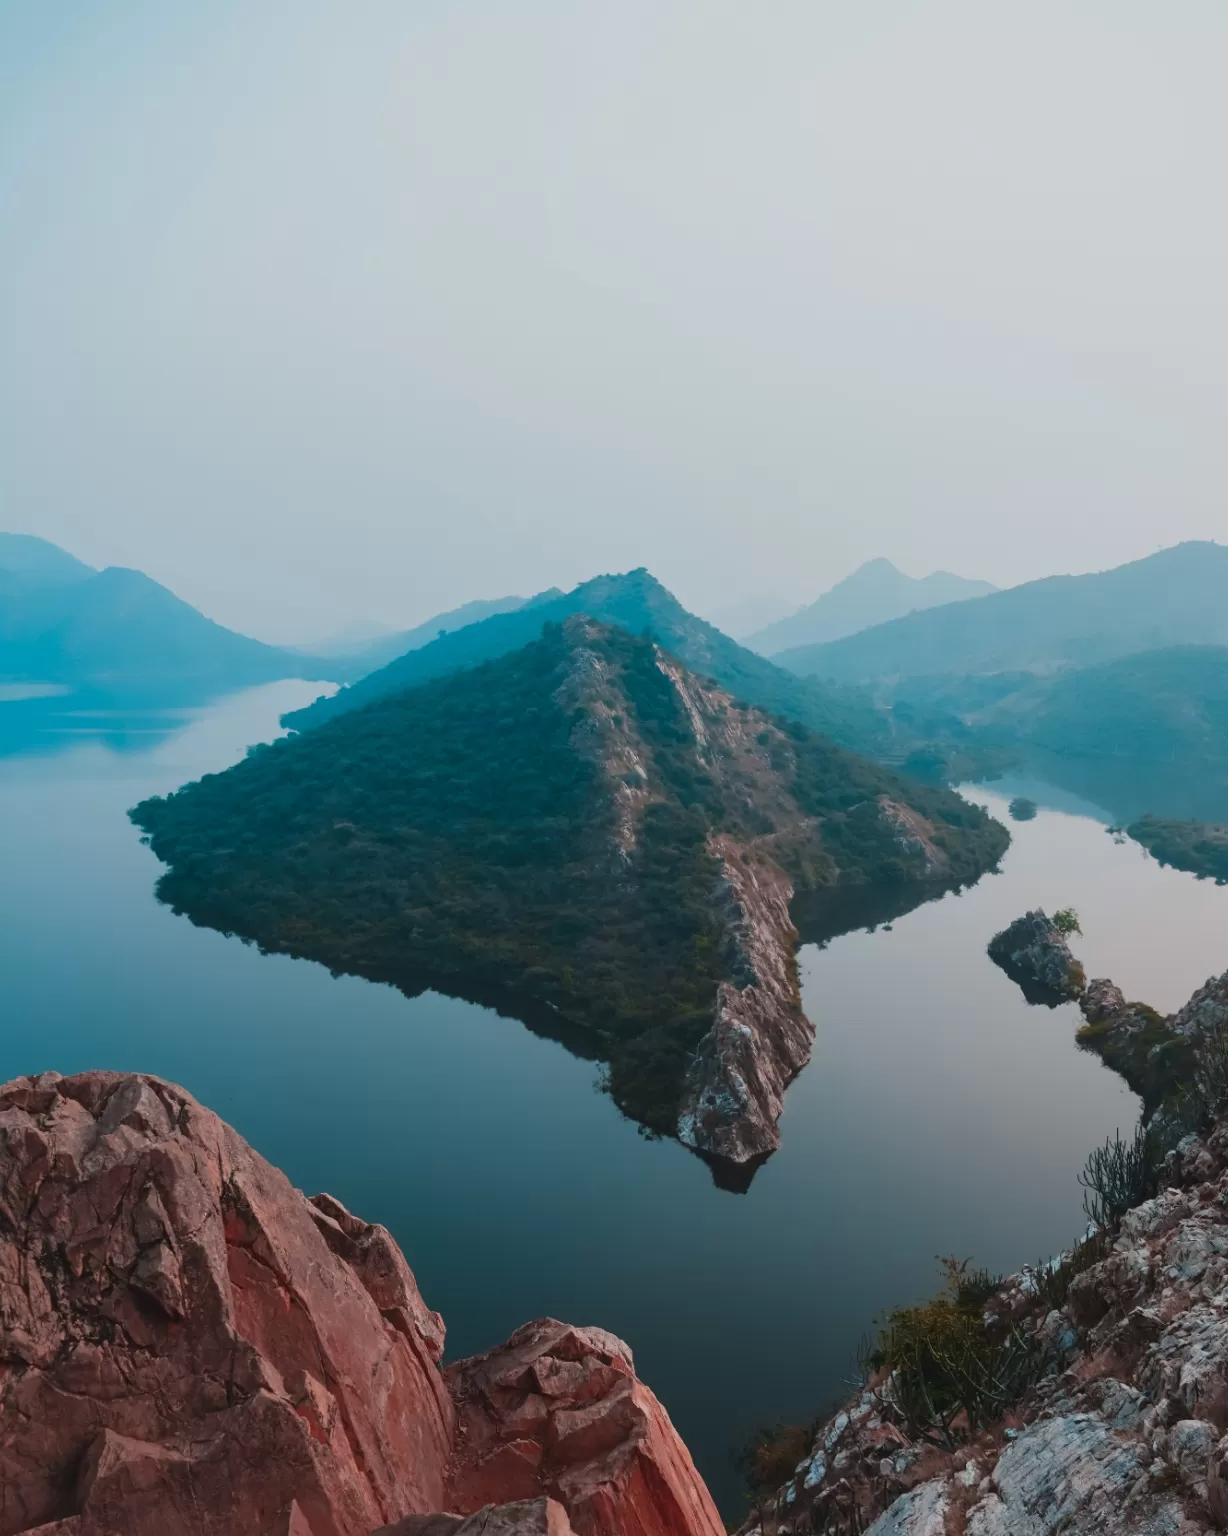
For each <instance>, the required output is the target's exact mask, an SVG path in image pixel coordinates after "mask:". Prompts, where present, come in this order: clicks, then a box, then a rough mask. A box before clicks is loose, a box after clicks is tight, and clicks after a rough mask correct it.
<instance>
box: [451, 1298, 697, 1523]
mask: <svg viewBox="0 0 1228 1536" xmlns="http://www.w3.org/2000/svg"><path fill="white" fill-rule="evenodd" d="M447 1377H448V1384H449V1386H450V1387H451V1389H452V1394H453V1397H454V1398H455V1401H456V1405H457V1414H458V1424H457V1444H456V1456H455V1460H454V1462H453V1467H452V1472H451V1476H450V1479H449V1488H448V1503H449V1505H450V1506H451V1507H452V1508H454V1509H457V1510H461V1511H465V1512H468V1511H471V1510H476V1509H479V1508H481V1506H482V1505H484V1504H486V1503H488V1502H489V1501H490V1500H492V1499H493V1498H496V1497H501V1498H504V1499H508V1498H512V1499H515V1498H529V1497H531V1496H532V1495H533V1494H534V1493H535V1492H537V1491H538V1490H542V1491H545V1492H546V1493H549V1494H551V1495H552V1496H553V1497H554V1498H556V1499H558V1500H559V1502H560V1503H561V1504H563V1505H564V1507H565V1508H566V1510H567V1513H568V1515H569V1516H570V1519H571V1524H572V1527H573V1528H574V1530H575V1532H576V1536H700V1533H702V1536H722V1533H723V1532H724V1529H725V1528H724V1525H723V1524H722V1522H721V1519H720V1516H719V1515H718V1514H717V1512H716V1506H715V1505H714V1504H713V1503H712V1499H711V1497H710V1495H709V1493H708V1490H707V1488H706V1487H705V1486H704V1484H703V1482H702V1480H701V1479H700V1476H699V1474H698V1473H697V1472H696V1470H695V1466H694V1463H693V1462H692V1461H691V1458H690V1455H689V1453H688V1452H687V1449H686V1447H685V1446H684V1445H683V1443H682V1441H681V1440H680V1439H679V1437H678V1435H677V1433H676V1431H675V1430H674V1427H673V1425H672V1424H671V1423H670V1421H669V1418H668V1417H667V1415H666V1413H665V1410H664V1408H662V1407H661V1404H660V1403H659V1402H658V1401H657V1399H656V1398H655V1397H654V1396H653V1394H652V1393H651V1392H650V1391H649V1390H648V1388H647V1387H646V1386H644V1384H643V1383H642V1382H640V1381H638V1380H637V1379H636V1376H635V1367H634V1364H633V1362H632V1358H631V1351H630V1350H629V1349H628V1348H627V1346H626V1345H625V1344H624V1343H623V1342H622V1340H621V1339H617V1338H615V1337H614V1335H613V1334H610V1333H606V1332H604V1331H603V1330H602V1329H600V1328H572V1327H569V1326H568V1325H567V1324H566V1323H558V1322H555V1321H554V1320H553V1319H550V1318H547V1319H544V1320H543V1321H541V1322H536V1323H527V1324H526V1325H525V1326H524V1327H523V1328H520V1329H518V1330H517V1331H516V1332H515V1333H514V1334H513V1335H512V1336H511V1338H510V1339H509V1340H508V1341H507V1343H506V1344H505V1345H503V1346H501V1347H500V1348H499V1349H495V1350H491V1351H490V1352H489V1353H488V1354H485V1355H477V1356H474V1357H473V1358H472V1359H470V1360H462V1361H459V1362H458V1363H457V1364H456V1365H453V1366H450V1367H449V1369H448V1372H447Z"/></svg>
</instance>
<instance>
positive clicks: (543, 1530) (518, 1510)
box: [373, 1498, 575, 1536]
mask: <svg viewBox="0 0 1228 1536" xmlns="http://www.w3.org/2000/svg"><path fill="white" fill-rule="evenodd" d="M373 1536H575V1533H574V1531H573V1530H572V1526H571V1522H570V1521H569V1520H568V1518H567V1511H566V1510H565V1509H564V1508H563V1506H562V1505H561V1504H559V1503H557V1502H556V1501H555V1500H554V1499H547V1498H537V1499H521V1500H517V1502H516V1503H514V1504H484V1505H483V1506H482V1508H481V1509H479V1510H476V1511H475V1512H474V1513H473V1514H471V1515H407V1516H406V1518H405V1519H404V1520H398V1521H397V1523H396V1524H395V1525H386V1526H384V1527H383V1528H382V1530H379V1531H376V1532H374V1533H373Z"/></svg>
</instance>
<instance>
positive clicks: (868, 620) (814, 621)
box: [742, 559, 997, 656]
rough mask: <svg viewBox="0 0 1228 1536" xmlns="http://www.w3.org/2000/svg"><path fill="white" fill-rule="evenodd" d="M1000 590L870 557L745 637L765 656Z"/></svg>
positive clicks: (982, 583) (840, 636)
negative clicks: (918, 572)
mask: <svg viewBox="0 0 1228 1536" xmlns="http://www.w3.org/2000/svg"><path fill="white" fill-rule="evenodd" d="M996 590H997V589H996V588H995V587H994V585H993V583H992V582H988V581H970V580H969V579H968V578H967V577H965V576H954V575H952V573H951V572H950V571H933V572H931V573H930V575H928V576H920V577H917V576H906V575H905V574H904V572H903V571H901V570H898V569H897V568H896V567H895V566H894V565H892V563H891V561H890V560H882V559H880V560H867V561H866V563H865V564H864V565H859V566H858V567H857V569H856V570H855V571H854V572H853V573H852V575H851V576H846V577H845V578H844V580H843V581H838V582H837V583H836V585H835V586H834V587H832V589H831V590H830V591H829V592H824V593H823V595H822V597H820V598H817V599H816V600H815V601H814V602H813V603H810V604H808V605H807V606H806V607H805V608H801V609H799V610H798V611H797V612H796V613H792V614H790V615H789V616H788V617H787V618H783V619H777V620H776V622H775V623H774V624H768V625H765V626H764V628H762V629H759V630H756V631H755V633H754V634H751V635H748V636H746V638H745V639H744V640H743V642H742V643H743V644H744V645H746V646H749V648H750V649H751V650H752V651H758V652H759V654H760V655H762V656H774V655H776V654H777V652H779V651H784V650H788V649H790V648H792V647H794V646H799V645H822V644H825V643H826V642H827V641H829V640H842V639H843V638H844V636H845V635H855V634H857V633H858V632H859V631H860V630H863V629H869V628H871V627H872V626H873V625H876V624H886V623H887V622H888V621H889V620H891V619H898V618H902V617H903V616H904V615H905V614H907V613H914V612H919V611H920V610H922V609H925V608H938V607H941V606H942V605H943V604H944V603H960V602H964V601H965V600H966V599H968V598H973V597H985V596H986V595H987V594H988V593H990V592H993V591H996Z"/></svg>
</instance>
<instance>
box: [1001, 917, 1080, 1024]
mask: <svg viewBox="0 0 1228 1536" xmlns="http://www.w3.org/2000/svg"><path fill="white" fill-rule="evenodd" d="M989 958H990V959H991V960H993V961H994V962H995V963H996V964H997V965H1000V966H1001V967H1002V969H1003V970H1004V971H1005V972H1006V973H1007V975H1008V976H1010V977H1012V979H1014V980H1015V981H1017V982H1018V983H1019V985H1020V986H1021V987H1022V988H1023V990H1024V993H1025V995H1026V996H1027V998H1028V1001H1029V1002H1038V1003H1049V1004H1051V1005H1053V1004H1057V1003H1059V1002H1062V1001H1065V1000H1071V1001H1073V1000H1075V999H1077V998H1078V997H1080V996H1081V995H1082V992H1083V986H1084V982H1085V980H1086V977H1085V975H1084V972H1083V967H1082V966H1081V965H1080V964H1079V962H1078V961H1077V960H1076V959H1075V957H1074V956H1073V955H1072V954H1071V952H1070V945H1069V944H1067V942H1066V940H1065V938H1064V936H1063V935H1062V934H1061V932H1060V931H1059V930H1058V928H1057V927H1056V926H1055V925H1054V923H1053V921H1052V919H1051V918H1049V917H1048V916H1047V915H1046V914H1045V913H1044V912H1043V911H1041V909H1040V908H1039V907H1038V908H1037V909H1036V911H1034V912H1026V913H1025V914H1024V915H1023V916H1022V917H1017V918H1016V919H1015V921H1014V922H1013V923H1012V924H1011V925H1010V927H1009V928H1004V929H1003V930H1002V932H1001V933H996V934H995V935H994V936H993V938H992V939H991V940H990V941H989Z"/></svg>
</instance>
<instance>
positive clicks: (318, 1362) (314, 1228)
mask: <svg viewBox="0 0 1228 1536" xmlns="http://www.w3.org/2000/svg"><path fill="white" fill-rule="evenodd" d="M443 1337H444V1335H443V1324H442V1322H441V1320H440V1319H439V1317H438V1316H437V1314H435V1313H433V1312H431V1311H430V1310H429V1309H428V1308H427V1306H426V1304H425V1303H424V1302H423V1300H422V1297H421V1296H420V1294H419V1292H418V1288H417V1285H416V1284H415V1282H414V1277H413V1275H412V1273H411V1272H410V1269H409V1266H408V1265H407V1264H406V1262H405V1259H404V1257H403V1255H402V1254H401V1251H400V1249H399V1248H398V1247H397V1245H396V1243H395V1242H394V1241H393V1239H392V1237H391V1236H390V1234H389V1233H388V1232H387V1231H386V1230H385V1229H384V1228H383V1227H379V1226H372V1225H368V1224H367V1223H366V1222H363V1221H360V1220H359V1219H358V1218H357V1217H355V1216H352V1215H351V1214H350V1212H349V1211H347V1210H346V1209H345V1207H344V1206H343V1205H341V1204H340V1203H339V1202H338V1201H336V1200H333V1199H332V1198H331V1197H330V1196H328V1195H317V1196H316V1197H315V1199H314V1200H312V1201H308V1200H307V1199H306V1198H305V1197H304V1196H303V1195H302V1194H300V1193H299V1192H298V1191H297V1190H295V1189H293V1188H292V1187H291V1185H290V1183H289V1182H288V1180H287V1179H286V1178H285V1176H284V1175H283V1174H281V1173H279V1172H278V1171H277V1170H276V1169H275V1168H272V1167H271V1166H270V1165H269V1164H268V1163H266V1162H265V1161H264V1159H263V1158H261V1157H259V1156H258V1155H257V1154H256V1153H255V1152H253V1151H252V1149H251V1148H250V1147H249V1146H248V1145H247V1144H246V1143H245V1142H244V1141H243V1140H242V1138H241V1137H239V1136H238V1135H237V1134H236V1133H235V1132H234V1131H233V1130H231V1129H230V1128H229V1127H228V1126H226V1125H224V1124H223V1123H222V1121H221V1120H219V1119H218V1118H217V1116H216V1115H213V1114H211V1113H210V1112H209V1111H208V1110H207V1109H204V1108H202V1107H201V1106H200V1105H199V1104H197V1103H196V1102H195V1100H194V1099H192V1098H191V1097H190V1096H189V1095H188V1094H186V1093H185V1092H184V1091H183V1090H182V1089H180V1088H175V1087H173V1086H172V1085H170V1084H168V1083H164V1082H161V1081H160V1080H158V1079H157V1078H152V1077H143V1076H128V1075H122V1074H119V1073H112V1072H91V1073H85V1074H82V1075H81V1076H79V1077H72V1078H61V1077H59V1076H58V1075H56V1074H53V1073H49V1074H46V1075H45V1076H43V1077H39V1078H21V1079H18V1080H17V1081H16V1082H13V1083H9V1084H7V1085H6V1086H4V1087H0V1536H17V1533H27V1536H120V1533H122V1536H368V1533H370V1532H371V1531H372V1530H373V1529H374V1528H376V1527H378V1528H380V1529H381V1530H384V1531H387V1532H388V1533H389V1536H393V1533H395V1536H453V1533H455V1536H479V1533H484V1536H607V1533H608V1536H614V1533H618V1536H624V1533H625V1536H717V1533H719V1532H721V1531H722V1527H721V1524H720V1521H719V1519H718V1518H717V1515H716V1511H715V1509H714V1508H713V1506H712V1502H711V1499H710V1498H709V1497H708V1493H707V1490H706V1489H705V1488H704V1486H703V1483H702V1482H701V1481H700V1479H699V1476H698V1474H697V1473H696V1471H695V1468H694V1466H693V1465H692V1463H691V1459H690V1456H689V1455H688V1454H687V1451H686V1448H685V1447H684V1446H683V1444H682V1442H681V1441H680V1440H679V1439H678V1437H677V1435H676V1434H675V1432H674V1430H673V1427H672V1426H671V1424H670V1422H669V1420H668V1418H667V1417H666V1416H665V1412H664V1410H663V1409H662V1408H661V1406H660V1404H659V1403H658V1402H657V1400H656V1399H655V1398H654V1397H653V1395H652V1393H651V1392H649V1391H648V1389H647V1388H646V1387H644V1386H643V1385H642V1384H641V1383H640V1382H638V1381H637V1380H636V1379H635V1377H634V1374H633V1371H632V1365H631V1356H630V1352H629V1351H628V1350H627V1348H626V1346H625V1345H624V1344H621V1343H620V1342H619V1341H618V1340H617V1339H614V1338H613V1337H612V1336H611V1335H609V1334H604V1333H602V1332H601V1331H600V1330H597V1329H572V1328H567V1327H566V1326H565V1325H563V1324H561V1323H534V1324H530V1325H529V1326H528V1327H527V1328H524V1329H521V1330H520V1331H519V1332H518V1333H517V1334H514V1335H513V1337H512V1339H511V1340H510V1341H509V1342H508V1344H507V1345H506V1346H504V1348H503V1349H502V1350H497V1351H494V1352H492V1353H491V1354H489V1355H483V1356H480V1357H478V1358H477V1359H474V1360H470V1361H462V1362H461V1363H460V1364H458V1365H455V1366H453V1367H451V1368H450V1370H449V1372H448V1378H447V1380H446V1381H445V1378H444V1376H443V1375H441V1374H440V1371H439V1368H438V1365H437V1361H438V1359H439V1357H440V1354H441V1352H442V1349H443ZM449 1387H452V1388H453V1389H455V1390H456V1391H457V1392H458V1393H459V1400H460V1404H461V1411H462V1419H463V1427H462V1429H461V1432H460V1434H459V1436H458V1434H457V1432H456V1430H457V1422H456V1421H457V1415H456V1410H455V1409H454V1407H453V1402H452V1397H451V1396H450V1393H449ZM547 1495H549V1496H550V1497H547ZM449 1509H451V1510H454V1511H456V1513H454V1514H439V1513H432V1511H440V1510H449Z"/></svg>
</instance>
